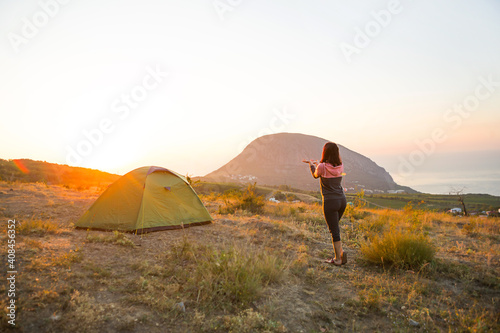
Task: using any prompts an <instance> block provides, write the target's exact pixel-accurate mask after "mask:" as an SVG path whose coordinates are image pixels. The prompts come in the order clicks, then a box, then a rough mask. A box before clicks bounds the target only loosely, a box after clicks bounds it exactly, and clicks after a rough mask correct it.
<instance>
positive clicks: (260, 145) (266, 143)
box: [202, 133, 417, 193]
mask: <svg viewBox="0 0 500 333" xmlns="http://www.w3.org/2000/svg"><path fill="white" fill-rule="evenodd" d="M328 141H329V140H326V139H323V138H320V137H317V136H313V135H307V134H301V133H278V134H269V135H265V136H262V137H259V138H257V139H255V140H254V141H252V142H251V143H250V144H248V145H247V146H246V147H245V149H243V151H242V152H241V153H240V154H239V155H237V156H236V157H234V158H233V159H232V160H231V161H229V162H228V163H226V164H225V165H223V166H222V167H220V168H219V169H217V170H215V171H213V172H211V173H209V174H207V175H205V176H204V177H202V179H204V180H207V181H218V182H257V183H259V184H262V185H263V184H265V185H289V186H291V187H294V188H298V189H303V190H319V184H318V181H317V180H315V179H314V178H312V177H311V174H310V172H309V169H308V167H307V165H306V164H304V163H303V162H302V160H303V159H319V158H320V157H321V151H322V148H323V145H324V144H325V143H326V142H328ZM339 148H340V154H341V156H342V159H343V163H344V166H345V172H346V176H345V177H344V187H346V188H348V189H350V190H351V191H359V190H361V189H364V190H365V191H366V192H368V193H370V192H374V193H387V192H389V191H398V190H400V191H405V192H408V193H417V191H415V190H413V189H411V188H409V187H406V186H401V185H399V184H397V183H396V182H394V180H393V179H392V176H391V175H390V174H389V173H388V172H387V171H386V170H385V169H384V168H383V167H381V166H379V165H377V164H376V163H375V162H374V161H372V160H371V159H369V158H368V157H366V156H364V155H361V154H359V153H357V152H355V151H353V150H351V149H349V148H347V147H345V146H343V145H341V144H339Z"/></svg>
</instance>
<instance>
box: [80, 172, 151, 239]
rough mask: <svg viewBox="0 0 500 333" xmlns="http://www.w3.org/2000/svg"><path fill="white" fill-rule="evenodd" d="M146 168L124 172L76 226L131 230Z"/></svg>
mask: <svg viewBox="0 0 500 333" xmlns="http://www.w3.org/2000/svg"><path fill="white" fill-rule="evenodd" d="M147 171H148V168H139V169H136V170H134V171H131V172H129V173H127V174H126V175H124V176H122V177H121V178H119V179H118V180H117V181H116V182H114V183H113V184H111V185H110V186H109V187H108V188H107V189H106V191H104V193H103V194H102V195H101V196H100V197H99V198H98V199H97V200H96V201H95V202H94V204H93V205H92V206H91V207H90V208H89V209H88V210H87V212H86V213H85V214H84V215H83V216H82V217H81V218H80V219H79V220H78V222H77V223H76V226H77V227H83V228H101V229H113V230H134V229H135V228H136V227H135V226H136V222H137V216H138V213H139V209H140V207H141V201H142V194H143V190H144V182H145V179H146V173H147Z"/></svg>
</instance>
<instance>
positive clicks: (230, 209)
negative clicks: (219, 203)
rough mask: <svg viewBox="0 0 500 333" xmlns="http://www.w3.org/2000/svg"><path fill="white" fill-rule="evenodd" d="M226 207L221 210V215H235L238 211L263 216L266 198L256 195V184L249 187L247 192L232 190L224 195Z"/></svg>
mask: <svg viewBox="0 0 500 333" xmlns="http://www.w3.org/2000/svg"><path fill="white" fill-rule="evenodd" d="M223 199H224V202H225V207H224V208H219V213H220V214H224V213H231V214H232V213H234V212H235V211H236V210H238V209H239V210H246V211H248V212H250V213H253V214H262V212H263V211H264V206H265V204H266V203H265V201H264V197H262V196H260V195H257V194H256V184H255V183H254V184H253V185H248V188H247V189H246V191H245V192H241V191H239V190H231V191H230V192H228V193H226V192H225V193H224V198H223Z"/></svg>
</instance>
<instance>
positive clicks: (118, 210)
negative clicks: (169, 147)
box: [75, 166, 212, 233]
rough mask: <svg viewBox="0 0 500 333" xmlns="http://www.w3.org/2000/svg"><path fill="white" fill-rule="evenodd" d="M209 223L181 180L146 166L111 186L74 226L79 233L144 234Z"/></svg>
mask: <svg viewBox="0 0 500 333" xmlns="http://www.w3.org/2000/svg"><path fill="white" fill-rule="evenodd" d="M211 221H212V217H211V216H210V214H209V213H208V211H207V209H206V208H205V206H204V205H203V203H202V202H201V200H200V198H199V197H198V195H197V194H196V192H195V191H194V190H193V188H192V187H191V186H190V185H189V183H188V181H187V180H186V178H185V177H184V176H182V175H179V174H178V173H176V172H173V171H171V170H168V169H165V168H161V167H156V166H148V167H142V168H138V169H135V170H133V171H130V172H129V173H127V174H125V175H123V176H122V177H120V178H119V179H118V180H117V181H115V182H114V183H113V184H111V185H110V186H109V187H108V188H107V189H106V190H105V191H104V193H103V194H101V196H100V197H99V198H98V199H97V200H96V201H95V202H94V204H93V205H92V206H91V207H90V208H89V209H88V210H87V211H86V212H85V214H83V216H82V217H81V218H80V219H79V220H78V222H76V224H75V225H76V227H77V228H83V229H99V230H119V231H128V232H136V233H144V232H151V231H158V230H166V229H178V228H186V227H190V226H195V225H202V224H207V223H211Z"/></svg>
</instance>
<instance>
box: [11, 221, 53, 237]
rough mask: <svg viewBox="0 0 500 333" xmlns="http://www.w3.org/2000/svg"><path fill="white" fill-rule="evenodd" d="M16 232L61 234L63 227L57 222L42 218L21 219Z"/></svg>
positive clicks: (25, 233) (24, 233)
mask: <svg viewBox="0 0 500 333" xmlns="http://www.w3.org/2000/svg"><path fill="white" fill-rule="evenodd" d="M16 232H18V233H19V234H21V235H30V234H37V235H45V234H59V233H60V232H61V229H60V228H59V225H58V224H57V223H56V222H53V221H48V220H40V219H31V220H27V221H20V222H19V224H18V226H17V228H16Z"/></svg>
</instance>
